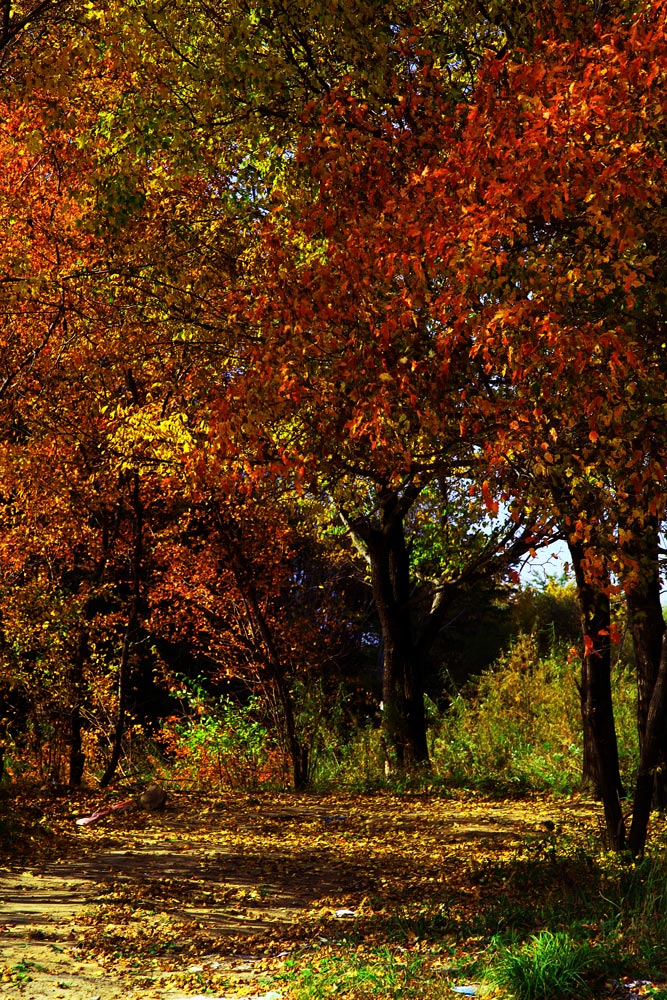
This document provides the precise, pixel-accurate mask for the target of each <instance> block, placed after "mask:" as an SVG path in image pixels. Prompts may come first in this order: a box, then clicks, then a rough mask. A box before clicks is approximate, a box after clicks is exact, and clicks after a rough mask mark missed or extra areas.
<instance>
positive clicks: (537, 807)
mask: <svg viewBox="0 0 667 1000" xmlns="http://www.w3.org/2000/svg"><path fill="white" fill-rule="evenodd" d="M88 805H89V803H88V804H86V805H83V806H81V807H80V808H81V811H82V812H84V813H85V812H86V811H87V810H88ZM75 818H76V811H75V808H74V806H67V805H62V804H61V805H60V806H58V808H57V810H56V811H55V812H54V813H53V814H52V815H51V816H50V817H48V820H49V822H50V823H51V825H52V826H55V827H57V828H58V829H60V830H61V831H62V832H61V836H60V844H61V847H62V848H63V852H62V853H63V856H61V857H60V858H58V859H55V860H54V859H53V858H51V859H49V858H44V859H42V860H40V859H39V857H32V858H31V857H30V856H25V857H23V858H22V859H21V860H17V859H16V858H13V859H11V860H9V861H8V862H7V863H6V864H5V865H4V866H3V868H2V870H1V872H0V874H1V875H2V882H1V886H2V888H1V893H0V896H1V899H2V903H1V909H0V931H1V939H0V940H1V946H2V962H1V963H0V966H1V968H0V971H1V974H2V982H0V998H2V1000H5V998H7V1000H10V998H19V997H24V998H27V1000H47V998H48V1000H56V998H61V997H62V998H65V997H67V998H70V1000H93V998H95V997H98V998H101V1000H110V998H111V997H114V998H115V997H118V996H121V995H122V996H123V997H124V998H125V1000H135V998H139V997H142V998H146V997H161V998H165V1000H173V998H176V997H192V996H197V995H200V994H202V993H203V992H204V991H205V990H210V989H213V991H214V993H215V995H216V996H233V997H238V996H262V995H266V994H267V991H270V989H271V987H272V985H274V984H273V983H272V981H271V976H272V974H273V973H274V972H275V971H276V970H277V969H278V968H279V967H280V965H281V963H282V961H283V960H284V957H285V953H288V952H294V951H295V950H298V949H301V948H308V947H309V946H310V945H311V944H312V943H314V942H315V943H321V942H322V941H331V940H335V939H336V938H337V937H340V936H341V934H343V933H347V932H349V931H350V930H352V929H353V930H354V933H355V935H357V936H358V938H359V939H360V940H364V941H377V942H380V941H383V940H386V938H387V932H388V928H391V927H392V926H395V924H396V922H397V921H401V920H402V921H414V919H415V917H418V916H419V915H422V916H424V917H426V916H429V918H432V917H433V915H439V919H440V921H441V923H442V922H448V926H451V927H456V924H457V921H460V922H462V921H465V920H470V918H471V917H473V916H474V913H475V909H476V908H479V907H481V906H482V905H488V902H489V900H491V899H493V898H495V897H497V896H498V894H499V893H500V892H502V893H503V894H504V896H505V897H506V895H507V893H508V891H509V892H510V893H511V891H512V889H511V885H508V884H507V877H506V872H504V869H503V866H504V864H505V863H506V862H507V861H508V859H509V858H510V857H511V858H512V859H513V864H514V866H515V868H516V859H517V856H519V857H520V855H521V852H522V851H525V852H527V853H526V857H529V858H530V859H531V863H533V867H532V868H531V871H532V874H533V875H534V860H535V858H542V857H543V858H544V862H545V881H544V884H542V885H540V884H535V886H534V892H535V894H536V897H535V898H536V900H537V899H538V898H539V897H540V896H541V895H543V894H544V892H545V887H546V885H547V882H548V876H549V872H548V867H549V850H550V845H551V842H552V840H553V838H554V836H556V834H555V833H553V832H551V824H554V826H555V829H556V830H558V829H559V828H560V827H561V826H564V827H569V828H572V827H573V826H579V827H581V826H582V825H583V826H591V827H592V828H594V829H597V826H598V822H599V820H598V817H597V809H596V807H595V806H593V805H591V804H590V803H586V802H577V803H568V804H562V805H554V803H553V802H551V801H549V802H547V801H538V800H532V801H530V802H498V801H484V800H480V799H475V800H471V801H466V800H447V799H437V798H436V799H431V798H428V797H426V796H424V797H417V796H407V797H398V796H364V797H361V796H357V797H353V796H336V797H331V796H328V797H323V796H315V795H303V796H296V795H282V796H264V795H262V796H257V797H252V798H248V797H247V796H238V797H232V796H228V797H226V798H217V799H212V798H210V799H202V798H194V797H187V796H185V795H181V796H176V797H172V798H171V800H170V804H169V807H168V809H167V810H166V811H165V812H164V813H163V814H156V815H147V814H143V813H120V814H112V815H111V816H110V817H108V818H107V819H104V820H102V821H101V822H100V823H99V824H98V825H96V826H91V827H84V828H80V829H78V830H77V828H76V826H75V822H74V821H75ZM517 852H518V854H517ZM522 892H524V897H525V887H523V889H522ZM530 903H531V901H530V899H526V898H523V899H522V905H523V906H526V907H530Z"/></svg>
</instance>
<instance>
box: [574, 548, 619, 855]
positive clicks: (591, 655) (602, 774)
mask: <svg viewBox="0 0 667 1000" xmlns="http://www.w3.org/2000/svg"><path fill="white" fill-rule="evenodd" d="M569 548H570V555H571V558H572V564H573V567H574V573H575V578H576V582H577V593H578V598H579V607H580V613H581V628H582V633H583V638H584V655H583V661H582V675H581V703H582V721H583V726H584V737H585V738H586V736H588V738H589V739H590V742H591V746H592V759H593V761H594V764H595V779H596V785H597V789H598V791H599V794H600V797H601V799H602V804H603V807H604V814H605V823H606V828H607V836H608V838H609V846H610V847H611V848H612V850H617V851H620V850H622V849H623V848H624V846H625V823H624V820H623V812H622V809H621V798H622V797H623V795H624V791H623V786H622V783H621V775H620V769H619V763H618V744H617V741H616V727H615V724H614V710H613V704H612V695H611V645H610V638H609V626H610V608H609V596H608V594H607V593H605V591H604V589H603V587H602V586H600V585H596V584H595V583H593V582H591V581H589V580H588V579H587V576H586V571H585V555H586V553H585V548H584V545H583V543H582V542H579V541H571V542H570V543H569Z"/></svg>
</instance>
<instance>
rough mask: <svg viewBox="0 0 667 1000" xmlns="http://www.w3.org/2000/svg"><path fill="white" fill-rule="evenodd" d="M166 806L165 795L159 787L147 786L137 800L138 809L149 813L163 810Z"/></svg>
mask: <svg viewBox="0 0 667 1000" xmlns="http://www.w3.org/2000/svg"><path fill="white" fill-rule="evenodd" d="M166 804H167V793H166V792H165V790H164V788H160V786H159V785H149V786H148V788H145V789H144V791H143V792H142V793H141V795H140V796H139V798H138V799H137V805H138V806H139V808H140V809H148V810H149V811H150V812H155V811H157V810H158V809H164V807H165V806H166Z"/></svg>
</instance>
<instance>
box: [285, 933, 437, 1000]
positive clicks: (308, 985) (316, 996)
mask: <svg viewBox="0 0 667 1000" xmlns="http://www.w3.org/2000/svg"><path fill="white" fill-rule="evenodd" d="M280 978H281V980H282V981H283V982H284V983H285V985H286V986H287V987H288V990H289V996H290V997H292V998H293V1000H329V998H331V997H337V998H339V997H345V998H348V1000H351V998H354V1000H375V998H377V1000H389V998H392V1000H436V998H437V1000H440V998H441V997H442V996H443V993H444V992H445V990H446V983H445V980H444V977H443V975H442V973H439V972H438V970H437V969H434V968H433V967H432V966H431V965H430V963H429V961H428V957H427V956H424V955H418V954H412V953H410V952H409V951H408V950H407V949H405V948H389V947H381V948H375V949H360V948H358V947H355V946H353V945H348V946H346V947H344V948H342V949H340V950H336V951H331V950H327V951H325V952H324V953H321V954H316V955H315V956H313V957H312V958H310V959H309V960H308V961H307V963H306V964H305V965H302V964H299V963H298V962H295V963H288V964H286V966H285V969H284V970H283V973H282V974H281V977H280Z"/></svg>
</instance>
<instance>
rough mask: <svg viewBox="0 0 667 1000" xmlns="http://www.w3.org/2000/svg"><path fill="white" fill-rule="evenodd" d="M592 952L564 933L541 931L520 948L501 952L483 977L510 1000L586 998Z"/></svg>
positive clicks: (589, 991) (592, 958)
mask: <svg viewBox="0 0 667 1000" xmlns="http://www.w3.org/2000/svg"><path fill="white" fill-rule="evenodd" d="M593 965H594V951H593V949H592V948H591V946H590V945H588V944H580V943H578V942H576V941H574V940H573V939H572V938H571V937H570V936H569V934H566V933H564V932H556V933H552V932H551V931H542V932H541V933H540V934H537V935H535V936H534V937H533V938H531V940H530V941H528V942H527V943H526V944H524V945H522V946H521V947H520V948H518V949H516V948H511V947H510V948H501V949H500V950H499V952H498V954H497V956H496V958H495V960H494V962H493V964H492V965H491V967H490V968H489V970H488V972H487V974H486V977H485V979H486V982H487V984H488V985H489V986H490V987H491V988H492V989H493V990H498V991H500V992H501V993H503V994H507V995H509V996H510V997H513V998H514V1000H569V998H573V997H586V996H590V993H591V990H590V986H589V984H588V981H587V974H590V973H591V971H592V969H593Z"/></svg>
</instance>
